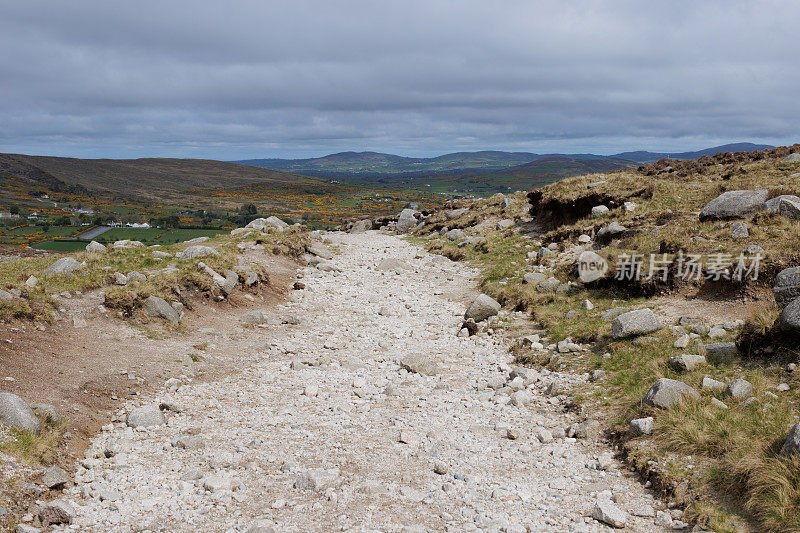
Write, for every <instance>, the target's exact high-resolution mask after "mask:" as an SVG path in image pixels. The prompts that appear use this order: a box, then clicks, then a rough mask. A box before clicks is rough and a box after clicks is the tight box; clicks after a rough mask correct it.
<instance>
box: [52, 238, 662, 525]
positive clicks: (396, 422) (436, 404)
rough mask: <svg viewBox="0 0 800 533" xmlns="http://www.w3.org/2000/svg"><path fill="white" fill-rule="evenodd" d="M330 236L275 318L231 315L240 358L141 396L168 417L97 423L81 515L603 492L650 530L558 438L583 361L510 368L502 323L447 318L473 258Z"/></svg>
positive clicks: (618, 490)
mask: <svg viewBox="0 0 800 533" xmlns="http://www.w3.org/2000/svg"><path fill="white" fill-rule="evenodd" d="M332 240H333V243H334V244H335V245H337V246H338V247H339V251H340V253H339V254H338V255H337V256H336V257H335V258H334V260H333V261H332V264H333V265H335V266H336V267H337V268H338V269H340V272H337V271H335V270H333V271H327V272H326V271H323V270H321V269H312V268H307V269H306V272H305V275H304V278H303V282H304V283H305V284H306V289H305V290H300V291H295V292H294V293H293V298H292V299H291V301H289V302H287V303H286V304H285V305H283V306H281V307H280V308H279V309H278V310H277V311H276V312H277V313H278V314H279V316H280V317H282V318H284V320H283V321H282V322H287V323H286V324H281V325H277V323H273V324H274V325H266V326H262V327H247V328H244V329H242V330H240V331H237V332H236V335H238V337H237V338H238V339H239V343H238V344H237V346H240V347H241V349H240V353H236V354H232V355H234V356H235V358H233V359H232V360H233V361H235V363H234V364H235V366H236V367H237V368H236V371H235V372H231V373H230V374H228V375H226V377H224V378H222V379H221V380H219V381H214V382H209V383H193V384H190V385H182V386H180V387H179V388H177V390H174V389H175V387H176V386H177V385H178V384H177V383H175V382H170V383H169V388H168V389H165V390H164V391H163V392H162V394H161V395H160V396H158V397H155V398H150V399H147V400H146V401H145V403H144V405H158V404H159V403H167V404H170V406H171V408H172V409H173V410H180V412H173V411H168V416H167V422H166V424H165V425H160V426H155V427H148V428H136V429H133V428H130V427H126V425H125V424H124V423H122V422H118V423H114V424H110V425H109V426H107V427H106V428H104V431H103V432H102V433H101V434H100V435H98V436H97V437H96V438H95V440H94V441H93V443H92V446H91V448H90V450H89V452H88V453H87V456H89V457H90V458H88V459H86V460H84V461H82V466H81V467H79V469H78V473H77V475H76V485H75V486H74V487H73V488H71V489H68V491H67V497H68V498H69V499H71V500H72V501H73V502H74V504H75V506H76V508H77V516H76V517H75V519H74V520H73V524H72V526H71V527H72V528H73V529H74V528H76V527H77V528H78V529H80V530H87V531H145V530H150V531H253V532H256V531H269V529H268V528H269V526H273V527H274V530H275V531H333V530H337V531H347V530H354V531H427V530H432V531H442V530H451V531H477V530H485V531H526V530H529V531H603V530H606V529H607V526H606V525H604V524H603V523H601V522H599V521H597V520H594V519H593V518H592V517H591V516H592V514H593V511H594V510H595V507H596V506H597V502H598V501H599V502H600V507H601V508H602V509H603V510H604V511H605V512H606V513H609V514H611V515H612V516H606V517H605V518H606V519H607V520H608V521H609V522H613V521H614V519H615V517H614V516H613V515H614V514H615V513H616V512H621V513H622V516H621V517H619V518H618V519H619V520H623V519H624V520H626V523H627V527H628V528H629V529H631V530H634V531H651V530H656V526H654V525H653V514H654V512H653V507H654V506H655V507H657V506H658V505H659V502H655V501H654V500H653V498H652V497H651V496H650V495H648V494H647V493H646V491H645V490H644V489H643V488H642V486H641V485H640V484H639V483H637V482H636V481H635V480H634V479H633V478H631V477H630V476H629V474H628V473H627V472H626V471H625V470H624V469H622V468H621V465H619V464H618V463H617V462H616V461H615V460H613V459H611V457H610V455H609V449H608V448H604V447H603V446H602V445H601V444H599V443H597V442H594V441H592V440H590V439H577V440H576V439H575V438H566V437H565V436H564V431H563V428H565V427H567V426H569V425H570V424H572V423H574V422H576V421H579V419H578V418H577V415H575V414H574V413H573V414H570V413H566V412H565V410H564V408H563V403H564V398H563V397H562V398H558V397H548V396H546V395H545V394H544V391H545V390H546V388H547V387H548V386H550V385H551V384H552V383H555V384H556V386H559V385H565V384H567V382H569V381H571V380H582V379H585V378H583V377H580V376H572V375H561V376H559V375H556V374H551V373H547V372H546V371H542V372H541V373H539V372H534V371H527V372H522V371H521V372H520V373H519V374H520V375H519V376H517V375H516V374H512V375H511V376H509V371H510V370H512V369H511V368H510V367H509V361H510V356H509V354H508V349H507V347H506V346H505V345H504V344H503V342H502V341H500V340H497V339H495V338H493V337H491V336H487V335H485V334H482V335H476V336H473V337H468V338H463V337H457V336H456V333H457V332H458V329H459V325H460V324H461V319H462V315H463V312H464V309H465V303H468V297H469V296H470V294H469V291H470V287H471V286H472V278H473V276H474V272H473V271H471V270H470V269H468V268H467V267H466V266H464V265H461V264H456V263H452V262H450V261H449V260H447V259H445V258H442V257H437V256H432V255H429V254H426V253H422V252H420V250H419V249H418V248H416V247H415V246H413V245H411V244H409V243H407V242H405V241H402V240H400V239H399V238H397V237H393V236H389V235H382V234H379V233H375V232H368V233H366V234H360V235H347V234H334V236H333V237H332ZM327 270H330V269H327ZM507 319H509V320H511V319H513V317H507ZM229 355H231V354H229ZM401 363H402V364H401ZM510 377H516V379H514V380H509V378H510ZM520 390H522V391H527V392H521V393H520V392H519V391H520ZM140 401H141V400H140ZM138 405H143V404H141V403H140V404H136V405H134V404H130V405H129V406H128V408H129V410H132V409H133V408H135V407H137V406H138ZM612 498H613V500H614V501H616V502H617V504H612V503H611V499H612ZM620 509H621V510H622V511H620ZM623 511H627V513H628V514H627V516H625V514H624V512H623ZM637 515H638V516H637ZM258 526H261V528H259V527H258ZM262 528H263V529H262Z"/></svg>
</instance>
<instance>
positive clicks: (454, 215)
mask: <svg viewBox="0 0 800 533" xmlns="http://www.w3.org/2000/svg"><path fill="white" fill-rule="evenodd" d="M468 211H469V208H467V207H462V208H461V209H452V210H450V211H445V213H444V216H445V218H446V219H448V220H450V219H451V218H458V217H460V216H461V215H463V214H466V213H467V212H468Z"/></svg>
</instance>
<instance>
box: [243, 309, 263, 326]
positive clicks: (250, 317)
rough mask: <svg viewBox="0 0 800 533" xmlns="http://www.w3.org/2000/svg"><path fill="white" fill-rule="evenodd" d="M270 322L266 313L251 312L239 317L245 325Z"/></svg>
mask: <svg viewBox="0 0 800 533" xmlns="http://www.w3.org/2000/svg"><path fill="white" fill-rule="evenodd" d="M268 320H269V317H268V315H267V314H266V313H265V312H264V311H250V312H247V313H245V314H243V315H242V316H240V317H239V322H242V323H243V324H265V323H266V322H267V321H268Z"/></svg>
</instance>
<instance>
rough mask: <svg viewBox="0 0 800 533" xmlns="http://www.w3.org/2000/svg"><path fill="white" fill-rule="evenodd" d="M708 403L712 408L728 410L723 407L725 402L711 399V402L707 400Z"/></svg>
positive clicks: (725, 406)
mask: <svg viewBox="0 0 800 533" xmlns="http://www.w3.org/2000/svg"><path fill="white" fill-rule="evenodd" d="M709 403H710V404H711V405H713V406H714V407H717V408H719V409H727V408H728V406H727V405H725V402H721V401H719V400H717V399H716V398H711V400H709Z"/></svg>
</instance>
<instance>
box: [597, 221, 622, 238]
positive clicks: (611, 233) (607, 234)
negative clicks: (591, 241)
mask: <svg viewBox="0 0 800 533" xmlns="http://www.w3.org/2000/svg"><path fill="white" fill-rule="evenodd" d="M626 231H628V228H626V227H625V226H623V225H622V224H620V223H619V222H617V221H616V220H615V221H614V222H612V223H611V224H609V225H608V226H606V227H604V228H602V229H601V230H600V231H598V232H597V240H599V241H602V242H608V241H610V240H611V239H614V238H616V237H619V236H620V235H622V234H623V233H625V232H626Z"/></svg>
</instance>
